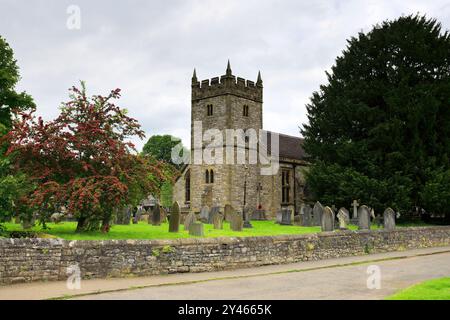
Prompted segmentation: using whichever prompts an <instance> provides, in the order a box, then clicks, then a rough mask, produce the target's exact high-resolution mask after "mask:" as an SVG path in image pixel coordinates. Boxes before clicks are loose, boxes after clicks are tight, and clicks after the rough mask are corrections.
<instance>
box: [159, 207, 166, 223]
mask: <svg viewBox="0 0 450 320" xmlns="http://www.w3.org/2000/svg"><path fill="white" fill-rule="evenodd" d="M159 210H160V212H161V219H160V221H161V223H165V222H167V210H166V209H165V208H164V207H160V208H159Z"/></svg>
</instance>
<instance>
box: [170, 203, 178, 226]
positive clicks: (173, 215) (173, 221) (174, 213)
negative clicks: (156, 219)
mask: <svg viewBox="0 0 450 320" xmlns="http://www.w3.org/2000/svg"><path fill="white" fill-rule="evenodd" d="M179 229H180V205H179V204H178V202H174V203H173V205H172V210H170V218H169V232H178V231H179Z"/></svg>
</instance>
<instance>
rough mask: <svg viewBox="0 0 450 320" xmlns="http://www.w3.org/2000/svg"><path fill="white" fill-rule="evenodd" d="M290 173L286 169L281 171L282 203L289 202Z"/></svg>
mask: <svg viewBox="0 0 450 320" xmlns="http://www.w3.org/2000/svg"><path fill="white" fill-rule="evenodd" d="M289 180H290V174H289V171H288V170H283V171H282V172H281V202H282V203H289V202H290V194H289V193H290V191H291V185H290V183H289V182H290V181H289Z"/></svg>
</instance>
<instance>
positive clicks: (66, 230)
mask: <svg viewBox="0 0 450 320" xmlns="http://www.w3.org/2000/svg"><path fill="white" fill-rule="evenodd" d="M251 223H252V225H253V228H251V229H243V231H241V232H236V231H232V230H231V229H230V224H229V223H226V222H224V224H223V230H216V229H214V228H213V225H211V224H205V225H204V232H205V237H207V238H213V237H255V236H274V235H291V234H304V233H316V232H320V231H321V230H320V227H300V226H283V225H279V224H276V223H274V221H252V222H251ZM4 226H5V227H6V229H7V230H8V231H22V230H23V229H22V226H21V225H19V224H14V223H5V224H4ZM47 226H48V227H49V229H48V230H43V229H42V228H41V227H40V226H35V227H33V228H32V229H31V231H36V232H39V233H40V236H41V237H47V238H48V237H56V238H62V239H66V240H112V239H177V238H190V237H192V236H190V235H189V233H188V231H185V230H184V226H182V225H180V232H178V233H169V232H168V230H169V225H168V224H167V223H163V224H161V225H160V226H152V225H151V224H148V223H147V222H139V224H130V225H113V226H112V227H111V229H110V231H109V232H108V233H102V232H97V231H96V232H84V233H75V228H76V223H75V222H62V223H59V224H54V223H49V224H47ZM349 228H350V229H351V230H356V229H357V227H356V226H350V227H349ZM372 228H373V229H376V227H375V226H372Z"/></svg>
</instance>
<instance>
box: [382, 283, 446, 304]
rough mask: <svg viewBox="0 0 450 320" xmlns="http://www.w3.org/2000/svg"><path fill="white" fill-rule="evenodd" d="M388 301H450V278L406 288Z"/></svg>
mask: <svg viewBox="0 0 450 320" xmlns="http://www.w3.org/2000/svg"><path fill="white" fill-rule="evenodd" d="M387 299H388V300H450V278H440V279H434V280H429V281H425V282H422V283H419V284H417V285H414V286H412V287H409V288H406V289H404V290H402V291H400V292H398V293H396V294H394V295H392V296H390V297H388V298H387Z"/></svg>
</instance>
